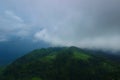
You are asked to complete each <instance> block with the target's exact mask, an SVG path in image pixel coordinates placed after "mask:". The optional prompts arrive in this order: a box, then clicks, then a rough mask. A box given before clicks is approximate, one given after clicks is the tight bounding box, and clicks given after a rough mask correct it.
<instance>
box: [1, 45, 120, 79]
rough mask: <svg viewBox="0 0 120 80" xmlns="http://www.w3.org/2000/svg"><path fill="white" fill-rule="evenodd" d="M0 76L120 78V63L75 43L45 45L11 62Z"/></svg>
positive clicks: (2, 77)
mask: <svg viewBox="0 0 120 80" xmlns="http://www.w3.org/2000/svg"><path fill="white" fill-rule="evenodd" d="M0 80H120V64H117V63H116V62H114V61H111V60H110V59H108V58H105V57H104V56H98V55H95V54H91V53H89V52H88V51H85V50H82V49H79V48H76V47H69V48H67V47H62V48H47V49H44V48H43V49H37V50H34V51H32V52H30V53H28V54H27V55H25V56H23V57H21V58H19V59H17V60H16V61H14V62H13V63H12V64H10V65H8V66H7V67H6V69H5V70H4V71H3V73H2V75H1V78H0Z"/></svg>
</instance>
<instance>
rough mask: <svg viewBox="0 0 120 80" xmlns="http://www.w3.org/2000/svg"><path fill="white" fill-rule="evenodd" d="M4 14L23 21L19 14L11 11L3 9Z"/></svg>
mask: <svg viewBox="0 0 120 80" xmlns="http://www.w3.org/2000/svg"><path fill="white" fill-rule="evenodd" d="M5 15H6V16H8V17H9V18H11V19H14V20H17V21H19V22H24V21H23V19H21V18H20V17H19V16H17V15H16V14H15V13H13V12H12V11H5Z"/></svg>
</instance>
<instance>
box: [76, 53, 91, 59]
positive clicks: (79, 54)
mask: <svg viewBox="0 0 120 80" xmlns="http://www.w3.org/2000/svg"><path fill="white" fill-rule="evenodd" d="M74 57H75V58H76V59H81V60H85V61H88V60H89V59H90V58H91V56H90V55H88V54H85V53H82V52H81V53H79V52H75V53H74Z"/></svg>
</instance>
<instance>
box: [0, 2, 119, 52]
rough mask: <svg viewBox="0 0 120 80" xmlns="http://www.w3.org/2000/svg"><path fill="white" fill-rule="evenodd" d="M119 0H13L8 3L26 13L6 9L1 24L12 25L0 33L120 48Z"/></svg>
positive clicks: (53, 43)
mask: <svg viewBox="0 0 120 80" xmlns="http://www.w3.org/2000/svg"><path fill="white" fill-rule="evenodd" d="M7 3H8V2H7ZM119 4H120V1H119V0H114V1H113V0H44V1H43V0H34V1H32V0H20V1H16V0H11V3H10V4H9V6H11V8H12V9H13V7H14V8H15V9H14V10H15V11H16V12H17V13H19V15H20V16H24V17H22V18H21V17H20V16H17V14H16V13H15V12H13V11H8V10H7V11H5V15H6V16H5V18H2V19H0V20H2V21H3V22H1V23H2V24H1V25H2V26H4V27H6V26H8V25H6V24H5V23H7V24H9V25H10V26H11V27H12V28H8V27H6V28H5V30H3V32H1V33H2V34H3V33H5V32H7V35H8V31H10V34H11V35H12V34H15V32H17V35H16V36H27V38H28V37H31V39H34V40H36V41H41V40H43V41H45V42H48V43H50V44H52V45H62V46H78V47H82V48H98V49H109V50H111V49H112V50H120V46H119V45H120V37H119V35H120V10H119V7H120V5H119ZM8 16H9V17H8ZM10 16H11V17H10ZM6 17H7V18H6ZM3 19H5V20H6V21H4V20H3ZM16 21H17V22H16ZM2 28H3V27H2ZM7 28H8V29H7ZM3 29H4V28H3Z"/></svg>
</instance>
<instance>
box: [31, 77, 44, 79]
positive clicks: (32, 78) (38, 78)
mask: <svg viewBox="0 0 120 80" xmlns="http://www.w3.org/2000/svg"><path fill="white" fill-rule="evenodd" d="M31 80H42V79H41V78H38V77H33V78H32V79H31Z"/></svg>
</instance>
